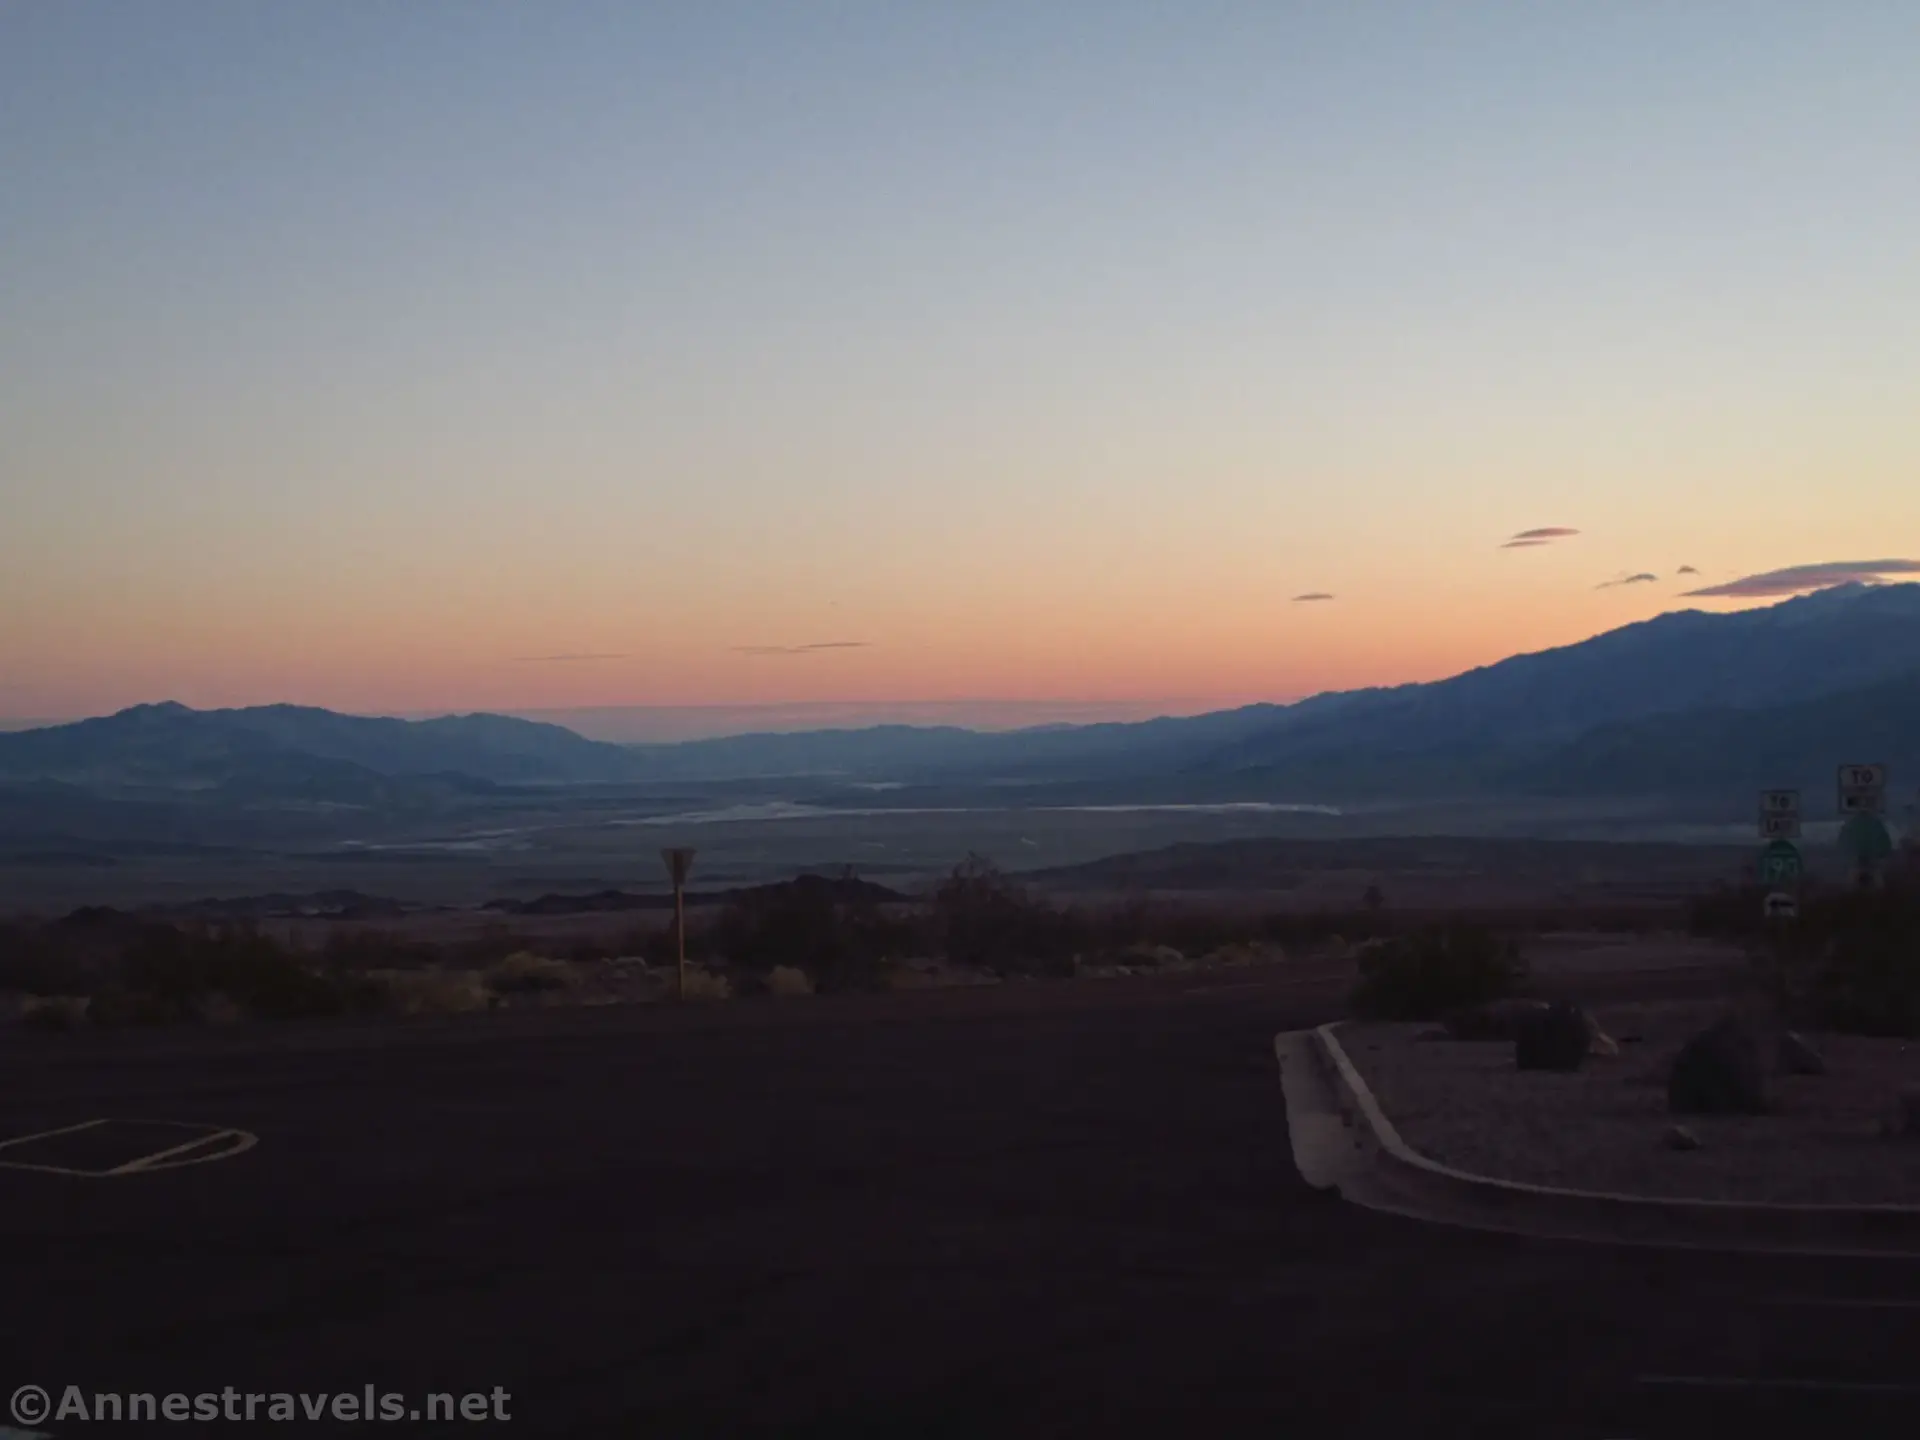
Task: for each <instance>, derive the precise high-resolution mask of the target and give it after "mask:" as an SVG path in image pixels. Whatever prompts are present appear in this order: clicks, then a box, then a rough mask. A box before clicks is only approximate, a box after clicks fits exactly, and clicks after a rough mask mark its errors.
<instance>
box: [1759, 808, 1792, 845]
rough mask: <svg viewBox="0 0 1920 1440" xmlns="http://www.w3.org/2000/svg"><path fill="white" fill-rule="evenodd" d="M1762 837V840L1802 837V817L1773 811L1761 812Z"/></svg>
mask: <svg viewBox="0 0 1920 1440" xmlns="http://www.w3.org/2000/svg"><path fill="white" fill-rule="evenodd" d="M1760 838H1761V839H1762V840H1798V839H1799V838H1800V817H1799V816H1798V815H1781V814H1778V813H1776V812H1773V811H1768V810H1762V811H1761V812H1760Z"/></svg>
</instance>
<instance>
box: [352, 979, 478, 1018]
mask: <svg viewBox="0 0 1920 1440" xmlns="http://www.w3.org/2000/svg"><path fill="white" fill-rule="evenodd" d="M371 978H373V979H376V980H379V981H380V982H381V983H382V984H383V985H385V987H386V989H387V993H388V995H389V997H390V1004H391V1008H392V1009H393V1010H394V1011H395V1012H396V1013H398V1014H401V1015H464V1014H467V1013H468V1012H470V1011H474V1010H486V1009H489V1008H491V1007H492V1006H493V1005H494V1004H495V1003H496V1000H495V996H494V993H493V992H492V991H491V990H489V989H488V988H487V985H486V982H485V980H483V979H482V978H481V976H480V974H479V973H478V972H477V971H473V970H395V971H391V972H389V973H387V974H384V975H383V974H375V975H373V976H372V977H371Z"/></svg>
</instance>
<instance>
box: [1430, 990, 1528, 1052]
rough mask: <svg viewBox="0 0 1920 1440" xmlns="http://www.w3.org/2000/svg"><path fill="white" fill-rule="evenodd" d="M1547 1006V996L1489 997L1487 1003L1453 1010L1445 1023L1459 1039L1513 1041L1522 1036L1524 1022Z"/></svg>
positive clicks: (1453, 1035)
mask: <svg viewBox="0 0 1920 1440" xmlns="http://www.w3.org/2000/svg"><path fill="white" fill-rule="evenodd" d="M1546 1009H1547V1002H1546V1001H1544V1000H1489V1001H1487V1002H1486V1003H1485V1004H1483V1005H1463V1006H1462V1007H1460V1008H1459V1009H1458V1010H1452V1011H1449V1012H1448V1013H1447V1014H1446V1015H1445V1016H1443V1017H1442V1020H1441V1023H1442V1024H1444V1025H1445V1026H1446V1028H1447V1033H1448V1034H1449V1035H1451V1036H1452V1037H1453V1038H1454V1039H1456V1040H1501V1041H1506V1042H1507V1043H1509V1044H1511V1043H1512V1042H1513V1041H1514V1040H1516V1039H1518V1038H1519V1035H1520V1026H1521V1024H1522V1023H1523V1022H1524V1021H1526V1020H1527V1019H1529V1018H1531V1017H1532V1016H1535V1015H1539V1014H1542V1013H1543V1012H1544V1011H1545V1010H1546Z"/></svg>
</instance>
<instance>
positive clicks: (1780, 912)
mask: <svg viewBox="0 0 1920 1440" xmlns="http://www.w3.org/2000/svg"><path fill="white" fill-rule="evenodd" d="M1765 913H1766V917H1767V919H1769V920H1792V919H1794V918H1795V917H1796V916H1798V915H1799V913H1800V902H1799V901H1797V900H1795V899H1794V898H1793V896H1791V895H1784V894H1781V893H1780V892H1779V891H1775V892H1774V893H1773V894H1771V895H1769V896H1767V899H1766V911H1765Z"/></svg>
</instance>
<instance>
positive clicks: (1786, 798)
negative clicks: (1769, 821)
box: [1760, 790, 1800, 815]
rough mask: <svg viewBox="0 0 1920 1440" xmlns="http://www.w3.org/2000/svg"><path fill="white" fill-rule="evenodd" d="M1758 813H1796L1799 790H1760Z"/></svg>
mask: <svg viewBox="0 0 1920 1440" xmlns="http://www.w3.org/2000/svg"><path fill="white" fill-rule="evenodd" d="M1760 813H1761V814H1762V815H1798V814H1799V813H1800V792H1799V791H1798V790H1762V791H1761V792H1760Z"/></svg>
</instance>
